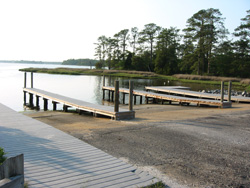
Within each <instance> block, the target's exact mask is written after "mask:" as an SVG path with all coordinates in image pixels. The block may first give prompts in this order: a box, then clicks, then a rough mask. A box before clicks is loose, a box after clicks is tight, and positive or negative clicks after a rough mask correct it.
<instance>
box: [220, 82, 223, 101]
mask: <svg viewBox="0 0 250 188" xmlns="http://www.w3.org/2000/svg"><path fill="white" fill-rule="evenodd" d="M220 101H221V102H223V101H224V82H223V81H221V99H220Z"/></svg>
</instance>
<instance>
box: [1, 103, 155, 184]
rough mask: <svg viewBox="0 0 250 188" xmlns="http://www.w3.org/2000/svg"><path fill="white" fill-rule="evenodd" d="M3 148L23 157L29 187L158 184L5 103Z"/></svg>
mask: <svg viewBox="0 0 250 188" xmlns="http://www.w3.org/2000/svg"><path fill="white" fill-rule="evenodd" d="M114 144H115V143H114ZM0 146H1V147H3V148H4V149H5V151H6V152H7V153H8V154H7V155H8V156H9V157H10V156H15V155H18V154H20V153H23V154H24V174H25V181H26V182H28V185H29V188H40V187H43V188H44V187H49V188H57V187H60V188H62V187H67V188H71V187H72V188H73V187H75V188H80V187H91V188H98V187H116V188H119V187H134V188H138V187H144V186H148V185H150V184H153V183H156V182H157V181H158V180H157V179H155V178H154V177H152V176H151V175H149V174H148V173H146V172H143V171H140V170H138V169H136V168H135V167H134V166H132V165H129V164H127V163H125V162H123V161H122V160H120V159H117V158H115V157H113V156H111V155H109V154H107V153H105V152H103V151H101V150H99V149H97V148H95V147H93V146H91V145H89V144H87V143H85V142H83V141H81V140H79V139H77V138H75V137H73V136H70V135H68V134H66V133H64V132H62V131H60V130H58V129H55V128H54V127H51V126H49V125H47V124H45V123H42V122H40V121H38V120H35V119H32V118H30V117H27V116H24V115H22V114H20V113H17V112H15V111H14V110H11V109H10V108H8V107H6V106H4V105H2V104H0Z"/></svg>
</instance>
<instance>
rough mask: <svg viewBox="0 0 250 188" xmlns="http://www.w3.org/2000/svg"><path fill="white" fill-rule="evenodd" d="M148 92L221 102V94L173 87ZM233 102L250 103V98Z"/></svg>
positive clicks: (234, 97) (157, 87)
mask: <svg viewBox="0 0 250 188" xmlns="http://www.w3.org/2000/svg"><path fill="white" fill-rule="evenodd" d="M145 89H146V90H151V91H157V92H164V93H171V94H178V95H183V96H184V95H185V96H190V97H197V98H205V99H215V100H220V98H221V95H220V94H211V93H202V92H197V91H188V90H183V89H176V88H171V87H165V86H147V87H145ZM224 97H225V99H228V95H224ZM231 100H232V101H234V102H247V103H248V102H250V97H242V96H231Z"/></svg>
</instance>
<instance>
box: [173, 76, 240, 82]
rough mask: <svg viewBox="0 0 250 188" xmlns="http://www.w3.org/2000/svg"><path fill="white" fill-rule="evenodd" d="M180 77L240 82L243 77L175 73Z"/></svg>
mask: <svg viewBox="0 0 250 188" xmlns="http://www.w3.org/2000/svg"><path fill="white" fill-rule="evenodd" d="M173 76H174V77H175V78H178V79H187V80H206V81H208V80H209V81H225V82H228V81H232V82H240V81H241V80H242V79H241V78H234V77H220V76H200V75H191V74H175V75H173Z"/></svg>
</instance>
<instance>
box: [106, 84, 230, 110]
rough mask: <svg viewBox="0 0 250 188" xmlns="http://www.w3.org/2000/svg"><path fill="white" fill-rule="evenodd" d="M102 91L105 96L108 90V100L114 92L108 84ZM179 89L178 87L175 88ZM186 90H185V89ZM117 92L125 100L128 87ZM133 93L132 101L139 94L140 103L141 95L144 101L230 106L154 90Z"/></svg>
mask: <svg viewBox="0 0 250 188" xmlns="http://www.w3.org/2000/svg"><path fill="white" fill-rule="evenodd" d="M102 89H103V93H104V96H105V91H109V93H108V97H109V98H108V100H111V101H112V100H113V92H114V87H110V86H103V87H102ZM175 90H177V91H178V90H179V89H175ZM185 91H186V90H185ZM119 92H120V93H122V94H123V102H124V101H125V94H128V93H129V89H126V88H120V89H119ZM133 95H134V101H136V96H140V104H141V103H142V97H145V98H146V103H148V99H149V98H152V99H158V100H161V101H162V103H163V102H165V101H166V102H169V104H171V103H172V102H178V103H179V104H181V105H184V104H186V105H189V104H191V103H192V104H195V105H197V106H200V105H209V106H217V107H220V108H230V107H232V103H231V102H227V101H223V102H221V101H219V100H209V99H196V98H190V97H182V96H174V95H167V94H160V93H154V92H147V91H140V90H133Z"/></svg>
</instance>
